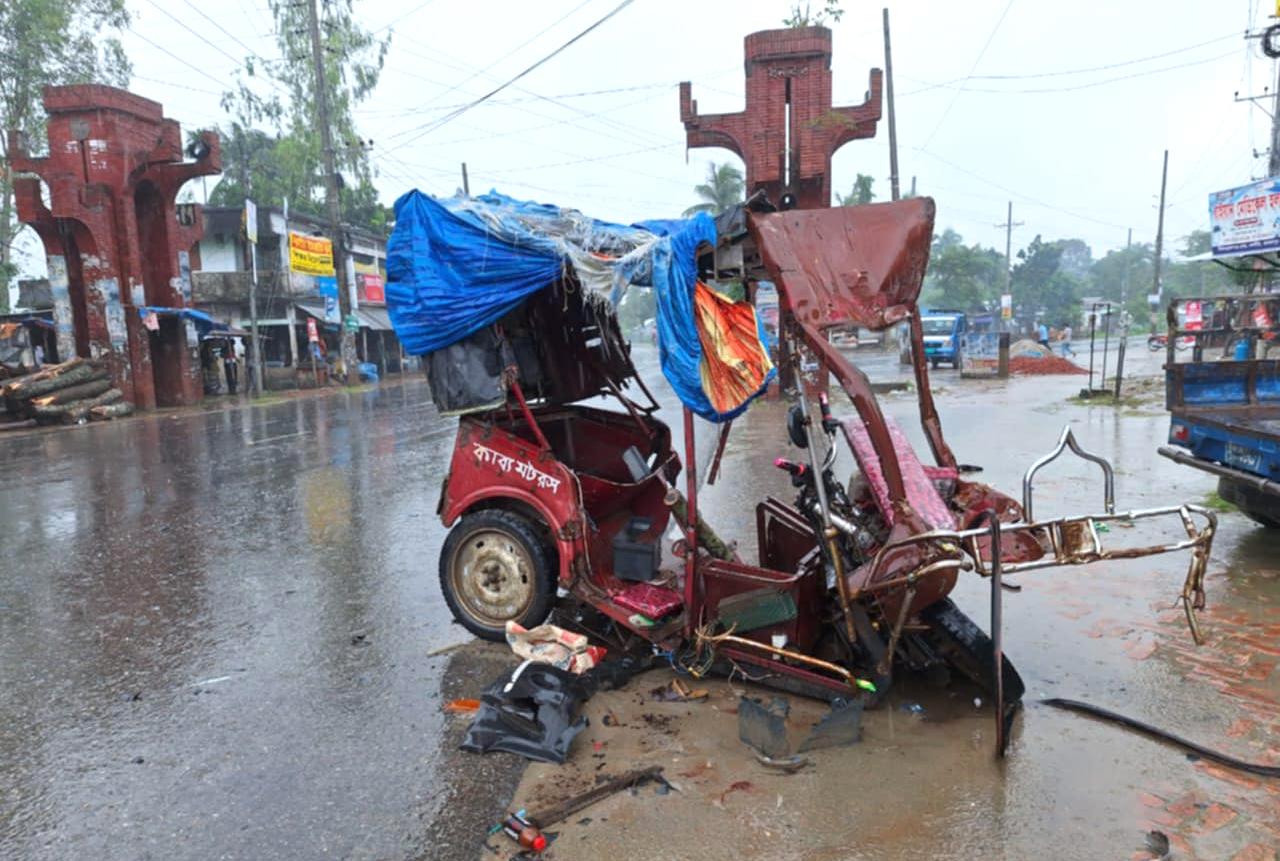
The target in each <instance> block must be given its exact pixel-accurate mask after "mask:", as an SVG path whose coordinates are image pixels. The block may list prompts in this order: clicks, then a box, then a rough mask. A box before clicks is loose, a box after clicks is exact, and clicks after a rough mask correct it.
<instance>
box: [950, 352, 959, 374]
mask: <svg viewBox="0 0 1280 861" xmlns="http://www.w3.org/2000/svg"><path fill="white" fill-rule="evenodd" d="M951 370H953V371H958V370H960V357H959V356H956V357H955V358H954V359H952V360H951Z"/></svg>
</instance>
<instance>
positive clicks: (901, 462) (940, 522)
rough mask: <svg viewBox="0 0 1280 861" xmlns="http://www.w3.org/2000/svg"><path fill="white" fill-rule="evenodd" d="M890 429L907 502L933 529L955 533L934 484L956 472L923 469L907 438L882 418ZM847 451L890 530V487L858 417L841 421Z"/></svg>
mask: <svg viewBox="0 0 1280 861" xmlns="http://www.w3.org/2000/svg"><path fill="white" fill-rule="evenodd" d="M884 421H885V425H886V426H887V427H888V429H889V440H890V442H892V444H893V450H894V453H895V454H897V456H898V466H899V467H900V468H901V470H902V484H903V486H904V489H905V490H906V492H907V502H908V503H910V505H911V507H912V508H914V509H915V510H916V513H917V514H919V515H920V517H921V518H923V519H924V522H925V523H927V524H928V525H929V526H930V527H932V528H934V529H954V528H955V526H956V519H955V515H954V514H952V513H951V509H950V508H948V507H947V503H946V502H945V501H944V500H943V498H942V495H941V494H940V493H938V488H937V486H935V485H934V481H935V480H954V479H955V478H956V477H957V472H956V470H955V469H952V468H950V467H935V466H925V465H924V464H922V463H921V462H920V458H919V457H917V456H916V453H915V449H913V448H912V447H911V443H910V442H908V441H907V436H906V434H905V433H903V431H902V428H901V427H900V426H899V425H898V423H897V422H896V421H894V420H893V419H891V418H889V417H888V416H885V417H884ZM840 425H841V427H842V428H844V434H845V437H846V438H847V439H848V440H849V447H850V448H851V449H853V456H854V458H855V459H856V460H857V461H858V469H860V470H861V471H862V475H863V477H864V478H866V480H867V484H868V485H870V487H871V495H872V496H873V497H874V498H875V501H876V507H877V508H879V509H880V514H881V515H882V516H883V517H884V519H885V522H886V523H888V524H889V525H890V526H892V525H893V522H894V514H893V505H892V504H891V503H890V499H889V483H888V482H887V481H885V477H884V471H883V470H882V469H881V467H880V456H879V455H878V454H877V453H876V450H875V446H873V445H872V444H871V434H870V433H868V432H867V426H866V424H864V423H863V421H862V419H861V418H860V417H858V416H852V417H850V418H845V419H841V420H840Z"/></svg>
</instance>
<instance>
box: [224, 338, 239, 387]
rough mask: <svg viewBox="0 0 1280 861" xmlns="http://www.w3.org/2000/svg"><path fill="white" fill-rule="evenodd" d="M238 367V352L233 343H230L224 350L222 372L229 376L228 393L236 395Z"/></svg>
mask: <svg viewBox="0 0 1280 861" xmlns="http://www.w3.org/2000/svg"><path fill="white" fill-rule="evenodd" d="M237 370H238V369H237V368H236V354H235V351H234V350H233V349H232V347H231V345H230V344H228V345H227V346H226V347H224V348H223V350H222V372H223V373H224V374H226V377H227V394H229V395H234V394H235V393H236V388H237V385H236V384H237V383H238V382H239V380H238V379H237V378H238V376H239V375H238V373H237Z"/></svg>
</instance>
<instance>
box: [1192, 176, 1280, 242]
mask: <svg viewBox="0 0 1280 861" xmlns="http://www.w3.org/2000/svg"><path fill="white" fill-rule="evenodd" d="M1209 221H1210V224H1211V226H1212V233H1213V240H1212V246H1213V253H1214V256H1229V255H1233V254H1263V253H1266V252H1268V251H1280V181H1277V180H1276V179H1264V180H1260V181H1258V182H1255V183H1251V184H1250V185H1244V186H1241V187H1239V188H1229V189H1227V190H1226V191H1217V192H1214V193H1213V194H1211V195H1209Z"/></svg>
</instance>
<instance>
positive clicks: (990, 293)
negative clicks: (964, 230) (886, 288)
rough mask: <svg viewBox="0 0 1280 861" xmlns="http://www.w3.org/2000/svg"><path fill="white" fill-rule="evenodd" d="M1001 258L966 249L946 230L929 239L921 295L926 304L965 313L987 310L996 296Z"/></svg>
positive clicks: (990, 251)
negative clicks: (922, 293) (926, 270)
mask: <svg viewBox="0 0 1280 861" xmlns="http://www.w3.org/2000/svg"><path fill="white" fill-rule="evenodd" d="M1003 265H1004V256H1003V255H1002V254H1000V253H999V252H998V251H996V250H995V249H993V248H983V247H981V246H979V245H973V246H967V245H965V244H964V239H963V237H961V236H960V234H959V233H956V232H955V231H954V230H952V229H950V228H947V229H946V230H944V231H943V232H942V233H940V234H938V235H937V236H935V237H934V239H933V249H932V251H931V253H930V257H929V272H928V274H927V275H926V276H925V284H924V294H925V301H926V303H927V304H929V305H933V306H936V307H942V308H959V309H961V310H965V311H969V310H974V309H978V308H987V307H990V306H991V305H992V304H993V303H994V302H995V298H996V296H997V295H998V294H999V289H1000V284H1001V278H1002V267H1003Z"/></svg>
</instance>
